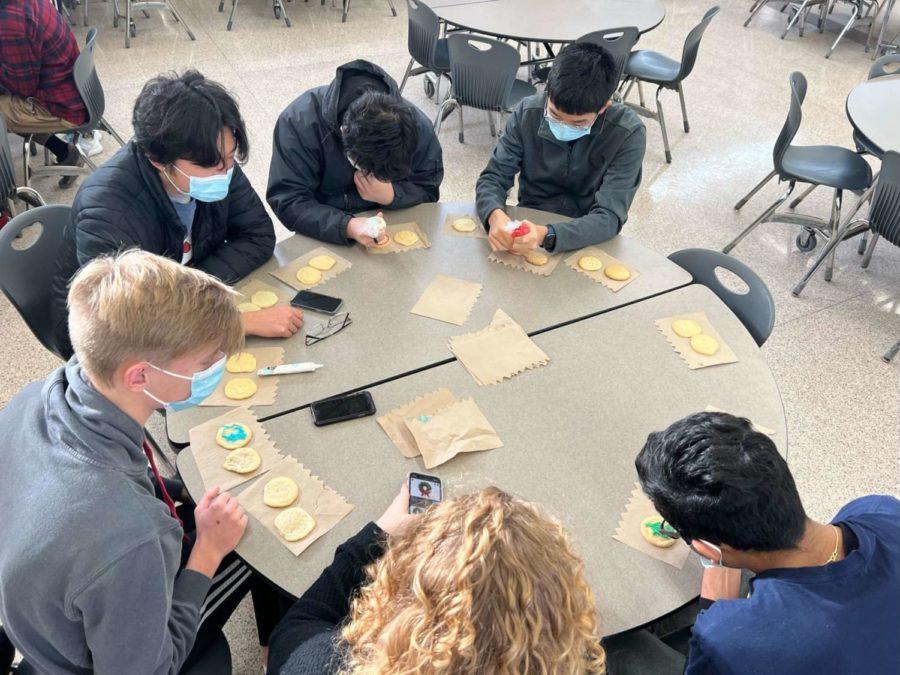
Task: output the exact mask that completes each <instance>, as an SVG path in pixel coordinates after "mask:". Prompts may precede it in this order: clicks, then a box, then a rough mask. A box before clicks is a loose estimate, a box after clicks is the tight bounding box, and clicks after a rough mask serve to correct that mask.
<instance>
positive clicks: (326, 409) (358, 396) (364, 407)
mask: <svg viewBox="0 0 900 675" xmlns="http://www.w3.org/2000/svg"><path fill="white" fill-rule="evenodd" d="M310 409H311V410H312V416H313V424H315V425H316V426H317V427H324V426H325V425H327V424H334V423H335V422H343V421H345V420H353V419H356V418H357V417H366V416H367V415H374V414H375V402H374V401H373V400H372V394H370V393H369V392H367V391H358V392H356V393H355V394H345V395H344V396H336V397H335V398H326V399H325V400H324V401H316V402H315V403H313V404H312V405H311V406H310Z"/></svg>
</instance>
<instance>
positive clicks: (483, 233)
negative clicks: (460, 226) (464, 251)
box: [441, 213, 488, 239]
mask: <svg viewBox="0 0 900 675" xmlns="http://www.w3.org/2000/svg"><path fill="white" fill-rule="evenodd" d="M460 218H470V219H472V220H473V221H475V225H476V227H475V230H474V231H472V232H460V231H459V230H454V229H453V222H454V221H456V220H459V219H460ZM441 230H442V231H443V233H444V234H450V235H453V236H455V237H469V238H470V239H487V236H488V235H487V230H485V229H484V225H482V224H481V221H480V220H479V218H478V214H477V213H451V214H449V215H448V216H447V217H446V218H444V226H443V227H442V228H441Z"/></svg>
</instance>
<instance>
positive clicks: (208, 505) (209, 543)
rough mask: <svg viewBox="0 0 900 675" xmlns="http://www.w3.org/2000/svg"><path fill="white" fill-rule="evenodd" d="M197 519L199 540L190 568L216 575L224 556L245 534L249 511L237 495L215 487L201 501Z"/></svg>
mask: <svg viewBox="0 0 900 675" xmlns="http://www.w3.org/2000/svg"><path fill="white" fill-rule="evenodd" d="M194 522H195V523H196V525H197V541H196V543H195V544H194V548H193V550H192V551H191V556H190V558H189V559H188V564H187V567H188V569H193V570H195V571H197V572H200V573H201V574H206V575H207V576H209V577H210V578H212V576H213V575H214V574H215V572H216V569H217V568H218V567H219V565H220V564H221V562H222V559H223V558H224V557H225V556H226V555H228V554H229V553H231V552H232V551H233V550H234V547H235V546H237V544H238V542H239V541H240V540H241V537H243V536H244V530H246V529H247V514H246V513H244V508H243V507H242V506H241V505H240V504H238V501H237V500H236V499H235V498H234V497H232V496H231V495H230V494H228V493H227V492H221V491H220V490H219V488H218V487H214V488H211V489H209V490H207V492H206V494H205V495H203V498H202V499H201V500H200V501H199V502H198V503H197V506H196V508H195V509H194Z"/></svg>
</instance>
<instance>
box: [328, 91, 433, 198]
mask: <svg viewBox="0 0 900 675" xmlns="http://www.w3.org/2000/svg"><path fill="white" fill-rule="evenodd" d="M341 128H342V134H343V138H344V150H345V151H346V152H347V155H348V156H349V157H350V159H351V160H353V162H354V163H355V164H356V166H357V167H358V168H359V170H360V171H362V172H363V173H366V174H370V175H372V176H374V177H375V178H377V179H378V180H381V181H395V180H403V179H405V178H407V177H408V176H409V174H410V172H411V171H412V156H413V153H414V152H415V150H416V146H417V145H418V143H419V131H418V128H417V127H416V120H415V117H414V116H413V110H412V108H411V106H410V104H409V103H407V102H406V101H404V100H402V99H399V98H397V97H396V96H389V95H387V94H380V93H377V92H367V93H365V94H363V95H362V96H360V97H359V98H357V99H356V100H355V101H353V103H351V104H350V107H349V108H347V112H346V113H344V120H343V125H342V127H341Z"/></svg>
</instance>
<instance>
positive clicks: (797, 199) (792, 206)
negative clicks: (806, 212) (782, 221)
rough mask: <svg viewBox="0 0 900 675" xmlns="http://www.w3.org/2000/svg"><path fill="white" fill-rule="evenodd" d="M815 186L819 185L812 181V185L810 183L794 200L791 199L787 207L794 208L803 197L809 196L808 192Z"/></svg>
mask: <svg viewBox="0 0 900 675" xmlns="http://www.w3.org/2000/svg"><path fill="white" fill-rule="evenodd" d="M817 187H819V186H818V184H816V183H813V184H812V185H810V186H809V187H808V188H806V189H805V190H804V191H803V192H801V193H800V196H799V197H797V198H796V199H795V200H794V201H792V202H791V203H790V205H789V206H788V208H790V209H796V208H797V207H798V206H800V202H802V201H803V200H804V199H806V198H807V197H809V193H810V192H812V191H813V190H815V189H816V188H817Z"/></svg>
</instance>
